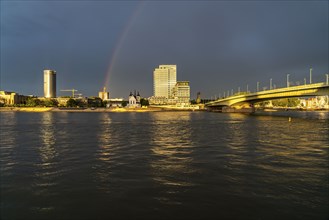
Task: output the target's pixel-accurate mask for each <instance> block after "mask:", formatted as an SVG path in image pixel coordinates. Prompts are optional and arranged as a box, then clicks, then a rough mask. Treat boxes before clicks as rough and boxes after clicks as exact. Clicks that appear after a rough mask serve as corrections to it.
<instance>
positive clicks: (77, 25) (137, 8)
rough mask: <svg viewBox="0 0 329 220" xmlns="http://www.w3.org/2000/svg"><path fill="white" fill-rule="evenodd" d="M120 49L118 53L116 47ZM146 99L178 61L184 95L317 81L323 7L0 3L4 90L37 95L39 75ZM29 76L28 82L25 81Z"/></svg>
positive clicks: (324, 58)
mask: <svg viewBox="0 0 329 220" xmlns="http://www.w3.org/2000/svg"><path fill="white" fill-rule="evenodd" d="M118 48H119V49H118ZM114 56H115V57H116V59H115V61H114V62H113V63H112V70H111V73H110V84H109V85H108V86H109V87H110V92H111V93H112V94H111V95H112V96H119V97H120V96H121V97H122V96H123V97H126V96H127V94H128V93H129V91H131V90H134V89H137V90H140V91H141V92H142V95H144V96H151V95H152V74H153V69H154V68H155V67H157V66H158V65H159V64H177V65H178V79H180V80H189V81H190V82H191V90H192V94H191V96H192V97H194V96H195V93H196V92H197V91H201V92H202V94H204V96H208V97H210V96H213V95H215V94H218V93H220V92H223V91H226V90H230V89H235V90H236V89H237V87H239V86H240V87H241V89H242V88H245V87H246V84H249V85H250V88H253V87H255V86H256V82H257V81H260V82H261V85H262V84H263V85H264V86H265V85H266V84H268V82H269V79H270V78H273V82H275V83H276V84H277V85H278V86H280V85H282V86H283V85H284V83H285V77H286V74H287V73H290V74H291V80H292V81H302V80H303V79H304V78H305V77H308V68H309V67H310V66H313V69H314V80H322V81H323V80H324V74H325V73H328V2H326V1H317V2H306V1H300V2H298V1H288V2H284V1H279V2H276V1H267V2H261V1H250V2H242V1H233V2H229V1H218V2H213V1H208V2H201V1H200V2H196V1H193V2H186V1H179V2H174V1H169V2H163V1H160V2H152V1H147V2H143V3H140V2H123V3H121V2H112V1H109V2H104V1H97V2H81V1H80V2H74V1H71V2H51V3H49V2H48V3H45V2H40V1H36V2H26V3H22V2H19V3H17V2H16V3H15V2H14V3H11V2H1V88H2V89H7V90H15V91H19V92H22V93H25V94H30V93H35V94H38V95H42V70H43V69H44V68H51V69H55V70H57V71H58V81H59V86H58V87H59V88H58V89H60V88H73V87H74V88H77V89H80V90H81V91H82V92H83V93H85V95H96V94H97V91H98V90H100V88H101V87H102V86H103V83H104V80H105V75H106V72H107V71H108V69H109V64H110V63H111V60H112V59H113V57H114ZM25 77H27V79H28V80H30V82H29V83H27V80H26V78H25Z"/></svg>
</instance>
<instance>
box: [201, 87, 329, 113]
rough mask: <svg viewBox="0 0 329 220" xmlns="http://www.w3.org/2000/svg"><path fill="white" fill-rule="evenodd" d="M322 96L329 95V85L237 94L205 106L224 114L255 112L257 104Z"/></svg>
mask: <svg viewBox="0 0 329 220" xmlns="http://www.w3.org/2000/svg"><path fill="white" fill-rule="evenodd" d="M322 95H329V84H327V83H315V84H307V85H301V86H291V87H285V88H279V89H271V90H266V91H260V92H254V93H246V94H236V95H233V96H229V97H226V98H220V99H217V100H215V101H211V102H208V103H206V104H205V106H206V107H207V108H208V109H210V110H220V111H223V112H225V111H226V112H253V111H254V108H253V105H254V104H255V103H257V102H263V101H268V100H275V99H282V98H295V97H306V96H322Z"/></svg>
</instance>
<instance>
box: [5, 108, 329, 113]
mask: <svg viewBox="0 0 329 220" xmlns="http://www.w3.org/2000/svg"><path fill="white" fill-rule="evenodd" d="M175 111H176V112H177V111H207V110H205V109H192V108H168V107H149V108H70V107H62V108H59V107H0V112H175ZM284 111H309V112H311V111H328V112H329V110H328V109H285V108H274V109H273V108H269V109H262V108H260V109H256V112H284ZM210 112H211V111H210Z"/></svg>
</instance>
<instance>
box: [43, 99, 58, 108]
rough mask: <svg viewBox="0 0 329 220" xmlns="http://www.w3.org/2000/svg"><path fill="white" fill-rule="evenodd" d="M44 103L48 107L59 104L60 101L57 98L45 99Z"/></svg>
mask: <svg viewBox="0 0 329 220" xmlns="http://www.w3.org/2000/svg"><path fill="white" fill-rule="evenodd" d="M43 105H44V106H46V107H54V106H57V105H58V102H57V100H56V99H46V100H44V102H43Z"/></svg>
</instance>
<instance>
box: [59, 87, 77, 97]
mask: <svg viewBox="0 0 329 220" xmlns="http://www.w3.org/2000/svg"><path fill="white" fill-rule="evenodd" d="M77 91H78V90H76V89H61V92H72V98H74V92H77Z"/></svg>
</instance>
